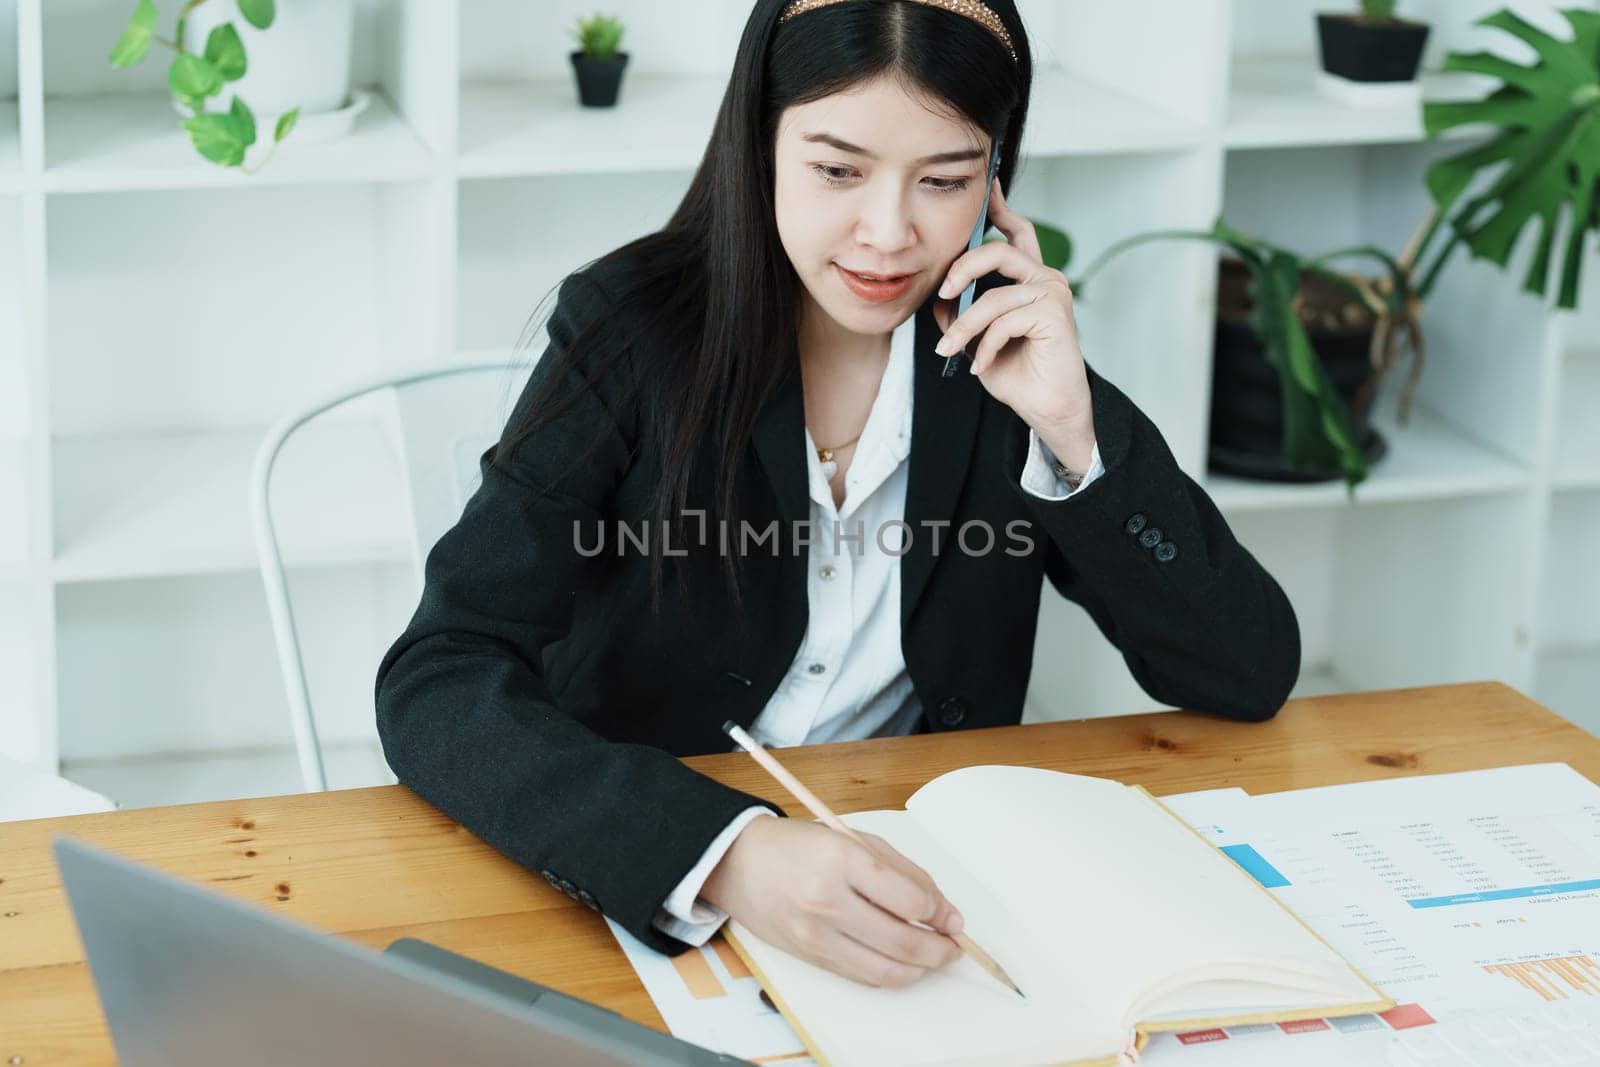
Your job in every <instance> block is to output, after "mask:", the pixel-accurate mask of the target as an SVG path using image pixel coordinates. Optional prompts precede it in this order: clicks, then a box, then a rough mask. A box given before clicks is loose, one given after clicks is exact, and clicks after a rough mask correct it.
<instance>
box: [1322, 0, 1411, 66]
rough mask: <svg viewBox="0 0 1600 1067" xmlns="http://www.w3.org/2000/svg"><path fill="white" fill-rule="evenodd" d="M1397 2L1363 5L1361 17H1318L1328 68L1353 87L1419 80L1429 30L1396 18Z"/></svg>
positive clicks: (1369, 1) (1373, 1)
mask: <svg viewBox="0 0 1600 1067" xmlns="http://www.w3.org/2000/svg"><path fill="white" fill-rule="evenodd" d="M1395 3H1396V0H1361V12H1360V13H1359V14H1354V15H1352V14H1331V13H1327V12H1323V13H1319V14H1318V15H1317V45H1318V47H1319V49H1320V50H1321V54H1322V69H1323V70H1324V71H1326V72H1327V73H1328V74H1331V75H1333V76H1334V77H1336V78H1343V79H1345V80H1346V81H1352V82H1364V83H1365V82H1409V81H1413V80H1415V79H1416V76H1417V66H1418V65H1419V64H1420V63H1421V62H1422V46H1423V45H1424V44H1425V43H1427V40H1428V26H1427V24H1426V23H1423V22H1412V21H1409V20H1407V19H1401V18H1396V17H1395V14H1394V9H1395Z"/></svg>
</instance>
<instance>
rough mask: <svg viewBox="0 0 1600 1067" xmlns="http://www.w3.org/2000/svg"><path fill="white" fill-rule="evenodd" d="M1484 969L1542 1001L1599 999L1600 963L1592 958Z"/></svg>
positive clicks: (1498, 964) (1500, 965)
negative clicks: (1580, 998)
mask: <svg viewBox="0 0 1600 1067" xmlns="http://www.w3.org/2000/svg"><path fill="white" fill-rule="evenodd" d="M1483 969H1484V970H1485V971H1487V972H1488V973H1489V974H1498V975H1502V976H1504V977H1506V978H1509V979H1511V981H1513V982H1515V983H1517V984H1518V985H1519V986H1521V987H1523V988H1524V989H1527V990H1528V991H1529V992H1531V993H1533V994H1534V995H1535V996H1537V997H1539V998H1540V999H1541V1000H1545V1001H1551V1002H1554V1001H1558V1000H1567V999H1569V998H1572V997H1596V998H1600V960H1596V959H1595V958H1594V957H1593V956H1562V957H1558V958H1556V959H1549V960H1536V961H1534V962H1532V963H1491V964H1488V965H1486V966H1485V967H1484V968H1483Z"/></svg>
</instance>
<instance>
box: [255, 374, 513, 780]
mask: <svg viewBox="0 0 1600 1067" xmlns="http://www.w3.org/2000/svg"><path fill="white" fill-rule="evenodd" d="M538 350H539V349H538V348H535V349H534V351H538ZM528 369H529V368H528V365H527V363H526V362H524V363H520V364H519V363H514V362H511V361H510V360H509V358H501V359H498V360H480V361H474V362H456V363H446V364H439V365H434V366H428V367H421V368H417V369H415V370H411V371H406V372H404V373H399V374H391V375H385V376H383V377H379V378H374V379H371V380H369V381H366V382H361V383H358V384H356V385H352V386H348V387H346V388H343V389H339V390H337V391H335V392H333V393H330V394H329V395H327V396H325V397H323V398H322V399H320V400H318V401H316V402H314V403H312V404H309V405H307V406H306V407H305V408H303V409H302V410H300V411H297V412H294V413H292V414H290V415H288V416H285V417H284V418H283V419H280V420H279V421H278V423H277V424H276V425H275V426H273V427H272V429H271V430H269V431H268V432H267V436H266V438H265V439H264V440H263V441H262V442H261V445H260V447H259V448H258V449H257V451H256V457H255V466H254V470H253V471H252V474H251V479H250V511H251V522H252V525H253V528H254V534H255V543H256V555H257V556H258V557H259V560H260V564H261V577H262V581H263V582H264V583H265V585H266V593H267V612H268V615H269V616H270V618H271V622H272V635H273V641H274V642H275V644H276V645H277V651H278V665H279V669H280V671H281V673H282V676H283V685H284V690H285V693H286V695H287V697H288V701H289V720H290V725H291V727H292V728H293V731H294V744H295V752H296V755H297V757H298V759H299V764H300V777H301V780H302V781H303V783H304V785H305V789H306V791H307V792H320V791H323V790H325V789H327V775H326V771H325V768H324V766H323V758H322V746H321V744H320V742H319V741H318V739H317V728H316V720H315V718H314V717H313V715H312V711H311V692H310V687H309V685H308V684H307V681H306V669H305V660H304V658H303V656H302V654H301V646H300V638H299V633H298V631H297V629H296V626H295V617H294V611H293V609H292V607H291V605H290V601H289V583H288V576H287V574H286V572H285V566H284V560H283V552H282V548H281V546H280V544H279V538H278V530H277V527H276V526H275V524H274V522H273V513H272V500H271V489H272V484H271V483H272V474H273V467H274V464H275V463H276V462H277V460H278V457H279V454H280V452H281V451H282V450H283V447H284V445H285V443H286V442H287V441H288V440H289V439H290V437H291V436H292V435H293V434H294V433H295V432H296V431H298V430H300V429H301V428H302V427H304V426H305V425H306V424H307V423H310V422H311V421H312V420H314V419H317V418H319V417H320V416H323V415H325V414H327V413H328V412H330V411H333V410H334V409H335V408H340V407H343V406H344V405H346V404H351V403H353V402H356V401H362V400H364V399H365V398H376V399H377V400H379V401H381V400H382V399H384V394H388V396H389V397H390V398H392V399H393V404H392V406H391V407H390V408H389V409H388V410H387V411H385V412H384V415H385V418H384V422H385V425H386V426H387V427H388V428H389V429H390V431H391V433H390V437H391V440H392V443H393V444H394V446H395V452H396V454H397V458H398V459H399V461H400V465H401V468H402V470H403V471H404V479H403V482H404V486H405V490H406V492H407V496H408V501H407V503H408V505H409V511H410V516H411V529H410V531H409V534H410V541H411V547H412V553H411V557H412V564H413V567H414V573H415V576H416V580H417V586H418V588H419V589H420V588H421V583H422V567H423V562H424V560H425V559H426V557H427V553H428V549H429V548H431V547H432V545H433V543H434V542H435V541H437V540H438V539H439V537H440V535H442V534H443V533H444V532H445V531H446V530H447V529H449V528H450V526H451V525H453V524H454V523H455V521H456V519H457V518H458V517H459V516H460V514H461V508H462V506H463V505H464V504H465V503H466V501H467V498H468V497H469V496H471V495H472V493H473V491H474V490H475V489H476V488H477V485H478V479H479V472H478V468H477V460H478V457H479V456H480V455H482V453H483V451H484V449H486V448H488V447H489V445H491V444H492V443H493V442H494V441H495V439H496V438H497V437H498V436H499V432H500V429H501V427H502V426H503V425H504V421H505V418H506V417H507V415H508V414H509V406H510V404H511V402H513V401H514V400H515V399H516V395H517V392H516V388H515V386H516V383H517V379H518V378H525V377H526V375H527V372H528ZM423 386H427V388H426V389H423V388H422V387H423ZM374 668H376V665H374Z"/></svg>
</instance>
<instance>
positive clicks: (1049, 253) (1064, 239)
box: [1028, 219, 1072, 271]
mask: <svg viewBox="0 0 1600 1067" xmlns="http://www.w3.org/2000/svg"><path fill="white" fill-rule="evenodd" d="M1028 221H1029V222H1031V223H1033V232H1034V234H1035V236H1037V237H1038V238H1039V256H1040V258H1041V259H1043V260H1044V265H1045V266H1047V267H1052V268H1054V269H1056V270H1059V271H1065V270H1066V269H1067V264H1068V263H1070V262H1072V238H1071V237H1068V236H1067V234H1066V233H1065V232H1064V231H1062V230H1058V229H1056V228H1055V227H1054V226H1051V225H1048V224H1047V223H1043V222H1040V221H1039V220H1038V219H1029V220H1028Z"/></svg>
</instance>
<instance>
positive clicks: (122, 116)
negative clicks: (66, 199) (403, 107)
mask: <svg viewBox="0 0 1600 1067" xmlns="http://www.w3.org/2000/svg"><path fill="white" fill-rule="evenodd" d="M180 122H181V119H180V117H179V116H178V114H177V112H175V111H173V109H172V105H171V99H170V98H169V97H167V96H165V95H161V94H152V93H124V94H116V95H110V94H108V95H99V96H67V97H49V98H47V99H46V100H45V130H46V136H45V158H46V166H45V173H44V188H45V190H46V191H48V192H119V191H124V190H145V189H198V188H223V187H227V186H234V185H239V184H241V183H248V184H249V185H251V186H252V187H254V186H261V185H294V184H305V183H308V182H392V181H404V180H407V179H412V178H420V177H426V176H427V175H429V174H431V173H432V172H433V169H434V160H433V156H432V154H431V153H430V152H429V151H428V149H427V148H426V147H425V146H424V145H423V143H422V142H421V141H420V140H419V139H418V138H417V136H416V134H415V133H414V132H413V131H412V130H411V128H410V127H409V126H408V125H406V123H405V120H404V119H402V118H401V117H400V116H399V115H397V114H396V113H395V111H394V108H393V107H392V106H391V105H390V103H389V101H388V99H387V98H386V97H385V96H384V95H383V93H382V92H381V91H373V93H372V103H371V104H369V105H368V106H367V109H366V111H365V112H364V113H363V114H362V115H361V116H360V117H359V118H358V119H356V123H355V127H354V128H353V129H352V130H351V131H350V134H349V135H348V136H346V137H343V138H340V139H339V140H337V141H327V142H311V143H298V144H297V143H296V142H295V138H294V134H290V135H289V138H288V140H286V141H284V142H283V144H281V145H279V146H278V148H277V150H276V152H275V153H274V155H273V157H272V160H271V161H270V162H269V163H268V164H267V165H266V166H265V167H264V168H263V169H262V170H261V171H260V172H259V173H258V174H255V175H246V174H243V173H241V172H240V171H239V169H238V168H237V167H219V166H217V165H216V164H213V163H209V162H207V161H206V160H204V159H202V158H201V157H200V156H199V155H198V154H197V153H196V152H195V150H194V147H193V146H192V145H191V144H190V143H189V137H188V135H187V134H186V133H184V132H183V129H182V127H181V126H180V125H179V123H180ZM259 135H260V136H262V137H265V138H270V137H271V135H272V131H271V130H268V129H265V128H263V129H262V130H260V131H259ZM253 158H254V157H252V159H253Z"/></svg>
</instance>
